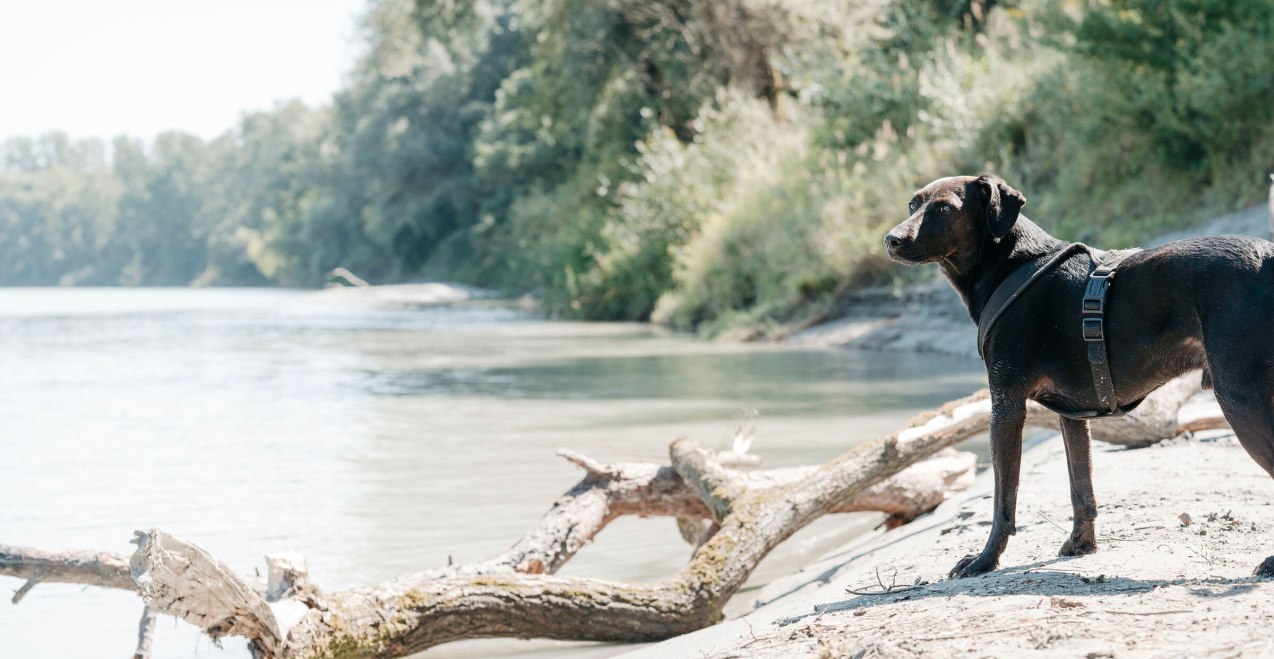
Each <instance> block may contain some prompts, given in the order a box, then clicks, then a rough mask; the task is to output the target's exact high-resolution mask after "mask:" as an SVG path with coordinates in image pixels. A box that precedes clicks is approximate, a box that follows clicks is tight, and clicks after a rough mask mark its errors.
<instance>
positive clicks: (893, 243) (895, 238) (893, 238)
mask: <svg viewBox="0 0 1274 659" xmlns="http://www.w3.org/2000/svg"><path fill="white" fill-rule="evenodd" d="M901 244H902V236H899V235H897V234H895V233H893V232H890V233H888V234H885V246H886V247H888V248H889V249H898V246H899V245H901Z"/></svg>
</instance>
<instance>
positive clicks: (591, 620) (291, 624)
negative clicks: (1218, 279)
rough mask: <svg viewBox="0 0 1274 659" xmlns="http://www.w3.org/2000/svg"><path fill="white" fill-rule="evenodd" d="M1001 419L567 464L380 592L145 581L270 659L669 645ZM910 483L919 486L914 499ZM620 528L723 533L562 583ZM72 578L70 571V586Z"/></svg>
mask: <svg viewBox="0 0 1274 659" xmlns="http://www.w3.org/2000/svg"><path fill="white" fill-rule="evenodd" d="M1191 377H1193V378H1194V379H1193V380H1190V381H1189V383H1188V384H1187V383H1185V382H1178V383H1172V384H1170V385H1169V386H1166V387H1165V388H1164V389H1163V390H1161V391H1160V392H1158V393H1156V394H1155V399H1154V400H1147V402H1146V403H1145V404H1143V406H1142V407H1141V408H1139V409H1138V410H1137V411H1136V412H1134V413H1132V414H1130V415H1128V416H1127V417H1124V418H1122V419H1117V420H1111V421H1101V422H1097V423H1095V424H1094V425H1093V430H1094V435H1095V436H1096V437H1098V438H1100V439H1103V440H1105V441H1114V442H1116V443H1122V444H1128V445H1135V444H1143V443H1149V442H1151V441H1157V440H1158V439H1163V438H1165V437H1168V436H1172V435H1175V434H1177V433H1178V431H1180V430H1181V429H1182V419H1180V418H1179V414H1180V410H1181V407H1182V404H1183V403H1184V402H1185V400H1186V399H1188V398H1189V396H1190V395H1191V394H1192V393H1193V392H1194V391H1195V386H1194V383H1197V382H1198V379H1197V378H1198V376H1197V375H1193V376H1191ZM989 416H990V403H989V400H988V396H987V394H986V392H985V391H983V392H979V393H977V394H974V395H973V396H969V397H967V398H964V399H961V400H958V401H953V402H952V403H949V404H947V405H946V406H944V407H943V408H941V409H940V410H938V411H936V412H934V413H931V414H926V415H922V416H921V417H918V418H916V419H913V420H912V421H911V422H910V423H908V424H907V426H906V427H905V428H904V429H903V430H901V431H899V432H897V433H895V434H893V435H891V436H889V437H887V438H884V439H881V440H876V441H873V442H869V443H866V444H863V445H860V446H858V447H856V448H855V449H853V450H852V451H850V452H849V453H846V454H845V455H843V456H841V457H840V458H837V459H835V460H833V461H831V462H829V463H826V464H824V465H820V466H816V467H796V468H790V469H775V470H767V471H759V472H743V471H738V470H735V469H731V468H727V467H725V466H723V465H722V464H721V462H720V460H719V459H718V458H719V456H718V455H716V454H713V453H710V452H708V451H704V450H703V449H700V448H699V447H698V446H697V445H695V444H694V442H692V441H690V440H688V439H681V440H677V441H676V442H674V443H673V444H672V446H671V447H670V459H671V467H658V466H655V465H648V464H616V465H608V464H603V463H600V462H597V461H595V460H591V459H589V458H587V457H584V456H580V455H578V454H573V453H569V452H564V457H566V458H567V459H568V460H571V461H572V462H574V463H575V464H578V465H580V466H581V467H582V468H584V469H585V471H586V472H587V475H586V476H585V478H584V479H583V480H582V481H581V482H580V483H579V484H577V485H576V486H575V487H574V488H572V490H571V491H569V492H567V493H566V494H565V495H563V497H562V498H561V499H559V500H558V501H557V503H556V504H555V505H554V506H553V508H552V509H551V510H550V511H549V512H548V513H547V514H545V516H544V517H543V518H542V519H541V521H540V524H539V525H538V526H536V527H535V528H534V529H533V530H532V531H531V532H530V533H528V534H527V535H526V536H525V537H524V538H522V540H521V541H519V542H518V543H517V544H516V545H514V547H513V548H512V549H510V551H509V552H507V553H505V554H504V555H502V556H500V557H497V558H495V559H492V560H490V561H484V562H482V563H477V564H473V565H468V566H454V567H448V568H444V569H439V570H431V571H426V572H421V573H417V574H412V575H407V576H404V577H400V578H398V579H395V580H393V581H390V582H387V583H384V584H380V585H378V586H374V587H366V588H355V589H350V590H345V591H339V592H335V593H322V592H320V591H318V589H316V588H314V587H313V586H312V585H311V584H309V581H308V577H307V576H306V574H305V570H304V565H303V562H300V561H299V560H297V559H296V558H295V557H285V558H282V559H280V558H278V557H275V558H274V559H273V560H274V562H272V563H271V566H270V567H271V575H270V581H269V584H267V585H266V586H265V587H260V588H258V587H254V586H252V585H250V584H249V583H248V581H247V580H244V579H242V578H241V577H238V576H237V575H234V574H233V573H231V572H230V571H229V570H228V569H227V568H226V567H225V566H224V565H223V564H221V563H220V562H219V561H217V560H216V559H215V558H213V557H212V556H210V555H208V554H207V553H206V552H204V551H203V550H202V549H199V548H198V547H195V546H194V545H191V544H189V543H185V542H183V541H180V540H178V539H176V538H173V537H171V536H169V535H167V534H164V533H163V532H161V531H148V532H145V533H139V542H138V544H139V546H138V550H137V552H135V554H134V556H133V559H132V562H133V576H134V579H135V581H136V584H137V586H138V587H140V589H141V592H142V594H143V597H144V598H145V599H146V602H147V604H148V605H149V606H151V607H153V608H154V610H155V611H157V612H163V613H170V614H173V615H179V616H181V617H183V618H185V619H187V620H189V621H191V622H194V623H195V624H197V625H199V626H201V627H202V628H203V629H205V630H206V631H207V632H208V633H209V634H212V635H214V636H215V635H223V634H228V633H233V634H241V635H244V636H246V637H248V638H249V641H250V647H251V648H252V649H253V651H254V653H255V654H257V655H258V656H277V657H320V656H336V657H365V656H404V655H407V654H411V653H414V652H419V651H421V650H424V649H427V648H429V647H433V646H435V645H438V644H440V643H446V642H449V641H454V640H461V639H468V638H480V637H510V636H512V637H521V638H557V639H571V640H600V641H652V640H658V639H662V638H667V637H669V636H674V635H677V634H681V633H686V632H689V631H693V630H695V629H699V628H701V627H704V626H706V625H709V624H712V623H714V622H716V621H717V620H719V619H720V617H721V611H722V608H723V607H724V606H725V604H726V602H727V601H728V600H729V598H730V597H731V596H732V595H733V594H734V593H735V592H736V591H737V590H738V589H739V588H740V587H741V586H742V585H743V584H744V582H745V581H746V580H747V578H748V577H749V576H750V575H751V573H752V571H753V569H755V567H756V566H757V564H758V563H759V562H760V561H761V560H762V559H763V558H764V557H765V556H766V555H767V554H768V553H769V552H770V551H771V550H772V549H773V548H774V547H776V546H777V545H778V544H780V543H782V542H783V541H784V540H786V539H787V538H788V537H790V536H791V535H792V534H793V533H795V532H796V531H798V530H800V529H801V528H803V527H805V526H806V525H808V524H809V523H810V522H812V521H814V520H815V519H817V518H818V517H821V516H822V515H824V514H827V513H829V512H834V511H841V510H857V509H864V508H867V507H872V508H879V507H883V506H882V505H881V504H880V502H879V501H878V500H875V499H873V497H884V498H886V499H890V500H891V501H897V499H898V497H897V496H896V494H897V491H898V490H897V488H903V489H908V488H910V490H917V489H921V490H923V489H924V488H930V491H932V488H933V487H936V485H935V484H936V483H942V487H943V488H945V487H946V486H948V485H950V484H951V480H952V479H955V478H959V477H961V475H962V474H967V473H968V471H969V470H968V468H967V466H968V461H969V458H968V457H967V456H965V457H962V456H961V455H960V454H955V455H951V454H946V455H944V457H943V460H946V461H948V462H950V465H949V466H947V467H933V466H929V467H927V468H925V467H923V466H922V468H913V467H912V466H913V465H916V464H917V463H918V462H919V461H921V460H923V459H925V458H927V457H930V456H932V455H934V454H935V453H937V452H938V451H941V450H943V449H946V448H948V447H951V446H953V445H954V444H957V443H959V442H961V441H964V440H966V439H969V438H971V437H974V436H976V435H979V434H981V433H983V432H985V429H986V427H987V421H988V419H989ZM1027 423H1028V425H1031V426H1036V427H1048V428H1056V426H1057V417H1056V415H1054V414H1052V413H1050V412H1047V411H1046V410H1045V409H1044V408H1042V407H1039V406H1035V405H1033V406H1031V408H1030V409H1029V411H1028V418H1027ZM1190 423H1191V424H1192V427H1199V426H1200V425H1214V426H1215V425H1217V424H1218V423H1219V422H1218V420H1217V419H1216V418H1211V419H1208V418H1203V419H1200V418H1195V419H1193V420H1191V421H1190ZM941 463H942V460H939V461H937V462H936V463H935V464H941ZM962 465H963V466H962ZM909 468H911V469H910V471H905V470H908V469H909ZM926 469H929V470H930V471H931V473H928V474H927V475H925V470H926ZM908 474H911V476H909V475H908ZM891 476H892V477H893V479H892V480H888V479H890V477H891ZM913 476H914V477H915V478H918V479H919V480H917V481H915V482H913V483H911V484H910V485H909V484H908V483H907V481H908V478H911V477H913ZM916 483H923V484H921V485H917V484H916ZM891 488H894V490H891ZM891 491H892V492H893V494H891ZM891 497H892V498H891ZM904 498H906V497H904ZM917 501H918V503H917V502H909V503H907V504H906V505H905V506H904V508H905V509H906V510H908V511H912V512H914V511H915V510H917V509H918V508H919V507H920V506H921V505H928V503H929V502H930V499H924V498H921V499H918V500H917ZM934 503H936V501H935V502H934ZM624 514H636V515H666V516H670V517H676V518H678V519H684V520H702V519H705V518H711V519H713V520H715V527H716V531H715V533H712V534H711V535H710V537H706V538H703V537H700V538H699V540H702V545H701V546H699V547H698V548H697V550H696V551H695V552H694V554H693V557H692V559H691V561H690V563H689V565H687V566H686V568H685V569H683V570H682V571H681V572H680V573H679V574H677V575H676V576H675V577H673V578H671V579H668V580H665V581H661V582H658V583H652V584H641V583H625V582H617V581H607V580H598V579H582V578H565V577H558V576H553V574H552V573H553V572H554V571H556V570H557V569H558V568H559V567H561V565H562V564H563V563H565V562H566V561H567V560H569V559H570V557H571V556H573V555H574V554H575V552H577V551H578V550H579V548H580V547H582V546H583V545H584V544H586V543H587V542H588V541H589V540H591V539H592V537H593V536H595V535H596V533H598V532H599V531H600V530H601V529H602V528H604V527H605V526H606V524H607V523H608V522H609V521H610V520H611V519H614V518H615V517H617V516H619V515H624ZM699 528H700V529H703V528H704V526H703V524H702V523H701V524H700V525H699ZM16 549H17V548H4V547H0V574H7V575H11V576H21V577H25V578H28V579H32V578H35V577H37V576H38V577H40V578H48V579H49V580H58V581H77V582H79V583H92V584H94V585H103V586H108V587H125V588H129V589H132V588H133V585H132V582H131V581H130V582H127V583H125V582H123V581H122V580H121V579H120V578H119V577H120V574H119V569H118V561H119V559H120V557H118V556H114V555H109V554H87V553H84V554H76V556H81V555H83V556H92V557H95V559H94V560H95V561H96V563H95V564H94V565H95V566H94V567H92V568H84V567H83V566H82V565H81V564H82V563H83V561H80V560H68V561H60V562H59V561H58V560H54V561H52V562H48V561H47V560H46V561H45V562H40V561H41V560H44V559H46V558H47V556H45V557H39V556H35V555H33V554H31V553H30V552H28V551H27V550H17V551H15V550H16ZM6 551H7V552H8V553H7V554H6V553H5V552H6ZM6 561H7V562H6ZM112 566H114V567H112ZM62 567H65V568H66V569H67V571H66V572H59V571H58V570H60V569H61V568H62ZM276 572H277V574H276ZM103 574H105V575H106V576H105V577H104V576H103ZM68 575H70V576H68Z"/></svg>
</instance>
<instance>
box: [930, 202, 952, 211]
mask: <svg viewBox="0 0 1274 659" xmlns="http://www.w3.org/2000/svg"><path fill="white" fill-rule="evenodd" d="M933 210H934V212H935V213H945V212H947V211H949V210H952V208H951V204H948V203H946V202H938V203H937V204H934V206H933Z"/></svg>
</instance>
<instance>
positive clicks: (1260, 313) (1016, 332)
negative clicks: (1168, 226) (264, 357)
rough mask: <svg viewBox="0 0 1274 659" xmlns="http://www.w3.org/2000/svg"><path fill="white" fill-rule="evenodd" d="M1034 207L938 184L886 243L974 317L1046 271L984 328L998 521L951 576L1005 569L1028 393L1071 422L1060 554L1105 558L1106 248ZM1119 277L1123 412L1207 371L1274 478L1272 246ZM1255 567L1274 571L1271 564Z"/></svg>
mask: <svg viewBox="0 0 1274 659" xmlns="http://www.w3.org/2000/svg"><path fill="white" fill-rule="evenodd" d="M1025 203H1026V200H1025V199H1024V198H1023V197H1022V194H1021V193H1020V192H1018V191H1017V190H1014V189H1013V188H1011V187H1009V186H1008V185H1006V184H1005V183H1004V181H1002V180H1000V179H999V178H997V177H994V176H980V177H973V176H961V177H952V178H944V179H939V180H937V181H934V182H933V183H930V184H929V185H928V186H926V187H925V188H924V189H923V190H920V191H919V192H917V193H916V194H915V196H913V197H912V198H911V203H910V206H909V211H910V214H911V217H909V218H908V219H907V221H905V222H903V223H902V224H899V225H898V226H897V227H894V229H893V230H892V231H890V232H889V235H887V236H886V237H885V243H886V245H887V246H888V248H889V255H890V257H891V258H892V259H894V260H895V261H898V262H901V263H907V264H920V263H937V264H938V267H939V268H941V269H942V273H943V274H944V275H946V277H947V279H948V280H949V281H950V282H951V285H952V286H953V287H954V288H955V290H956V291H957V292H958V293H959V294H960V296H961V297H962V298H963V299H964V303H965V305H966V306H967V307H968V310H969V315H970V316H971V317H972V318H973V320H974V322H978V321H979V320H980V319H981V317H982V315H983V312H984V311H987V310H988V303H989V302H990V301H991V299H992V296H993V294H995V292H996V289H997V288H999V287H1000V285H1001V284H1002V283H1004V282H1005V280H1006V279H1010V277H1017V279H1015V280H1014V281H1017V280H1020V275H1014V273H1015V272H1017V271H1019V269H1021V268H1024V267H1026V268H1037V269H1038V268H1040V266H1041V264H1043V263H1045V262H1048V263H1049V264H1050V266H1049V267H1047V268H1044V270H1046V271H1045V272H1042V273H1041V274H1040V276H1039V277H1038V278H1037V279H1035V280H1034V281H1033V282H1032V283H1031V284H1030V285H1029V287H1027V288H1025V289H1022V291H1021V294H1020V296H1019V297H1018V298H1016V299H1015V300H1014V301H1012V303H1011V304H1008V306H1005V307H1003V308H1002V309H1003V310H1002V313H1001V315H1000V316H998V320H996V321H994V322H995V324H994V325H993V326H991V328H990V329H989V330H988V331H987V333H986V338H985V352H984V359H985V361H986V370H987V379H988V381H989V384H990V387H991V405H992V408H991V409H992V412H991V456H992V464H993V467H994V470H995V519H994V522H993V524H992V526H991V537H990V539H988V540H987V544H986V548H985V549H983V550H982V553H981V554H978V555H970V556H966V557H965V558H964V559H963V560H961V561H960V562H959V563H958V564H957V565H956V566H955V568H954V569H953V570H952V571H951V575H952V576H957V577H965V576H972V575H977V574H982V573H984V572H988V571H990V570H993V569H995V567H996V565H997V563H998V561H999V558H1000V554H1001V552H1003V551H1004V547H1005V545H1006V544H1007V543H1008V538H1009V536H1010V535H1013V534H1014V533H1015V532H1016V528H1015V525H1014V524H1015V522H1014V517H1015V512H1016V507H1017V489H1018V473H1019V471H1020V466H1021V458H1022V456H1021V453H1022V426H1023V423H1024V421H1025V417H1026V401H1027V400H1028V399H1031V400H1035V401H1038V402H1040V403H1041V404H1043V405H1045V406H1046V407H1049V408H1050V409H1053V410H1054V411H1058V412H1059V414H1061V415H1062V419H1061V425H1062V434H1063V437H1064V443H1065V446H1066V460H1067V466H1068V468H1069V471H1070V488H1071V501H1072V503H1073V505H1074V511H1075V525H1074V530H1073V531H1072V533H1071V536H1070V538H1069V539H1068V540H1067V541H1066V542H1065V544H1063V545H1062V549H1061V552H1060V553H1061V555H1063V556H1077V555H1080V554H1088V553H1092V552H1094V551H1096V550H1097V540H1096V534H1095V532H1094V528H1093V520H1094V519H1095V518H1096V516H1097V503H1096V500H1095V498H1094V497H1093V487H1092V469H1091V463H1090V454H1089V433H1088V421H1087V420H1086V418H1091V417H1094V416H1101V415H1103V414H1104V413H1106V412H1110V411H1111V410H1110V408H1109V407H1105V406H1103V402H1107V401H1103V400H1102V399H1101V397H1100V395H1099V393H1098V389H1097V388H1096V386H1095V384H1094V371H1093V370H1092V368H1091V366H1090V357H1089V355H1090V353H1088V352H1087V345H1088V343H1091V341H1088V342H1086V341H1085V333H1086V330H1087V329H1088V328H1087V327H1084V328H1081V320H1082V318H1083V312H1082V311H1081V300H1082V299H1083V298H1084V297H1085V295H1086V292H1085V291H1086V286H1087V285H1088V282H1089V273H1090V271H1092V270H1093V268H1094V267H1095V263H1094V261H1095V259H1096V258H1097V257H1098V256H1100V255H1095V254H1094V253H1093V252H1092V250H1090V249H1089V248H1087V247H1085V246H1083V245H1074V246H1072V245H1070V244H1068V243H1064V242H1062V241H1059V240H1057V239H1056V238H1053V237H1052V236H1050V235H1048V233H1046V232H1045V231H1044V230H1043V229H1041V228H1039V227H1038V226H1036V225H1035V224H1034V223H1033V222H1031V221H1030V220H1028V219H1027V218H1025V217H1022V216H1020V214H1019V212H1020V210H1021V208H1022V206H1023V205H1024V204H1025ZM1068 248H1069V249H1068ZM1063 252H1066V253H1063ZM1023 272H1026V271H1025V270H1024V271H1023ZM1116 272H1117V276H1116V277H1114V278H1112V279H1111V280H1110V287H1109V289H1108V296H1107V297H1106V303H1105V309H1104V321H1105V332H1104V333H1105V344H1106V350H1107V354H1108V360H1106V363H1107V365H1108V368H1109V371H1110V376H1111V379H1113V384H1114V395H1113V396H1112V397H1110V398H1109V399H1108V402H1110V404H1111V407H1115V408H1116V409H1115V410H1114V413H1115V414H1119V413H1123V412H1126V411H1128V410H1130V409H1132V408H1134V407H1136V406H1137V404H1138V403H1140V402H1141V400H1142V399H1144V398H1145V397H1146V395H1147V394H1149V393H1150V392H1152V391H1154V390H1155V389H1157V388H1158V387H1159V386H1161V385H1163V384H1164V383H1165V382H1167V381H1168V380H1170V379H1172V378H1174V377H1176V376H1178V375H1181V374H1182V373H1185V372H1187V371H1189V370H1191V369H1197V368H1202V369H1204V375H1203V380H1204V384H1205V386H1207V384H1208V383H1209V380H1210V381H1211V384H1212V386H1213V388H1214V389H1215V391H1216V398H1217V401H1218V402H1219V403H1220V405H1221V409H1222V411H1223V412H1224V413H1225V418H1226V420H1228V421H1229V422H1230V425H1231V426H1232V427H1233V429H1234V433H1235V435H1236V436H1237V437H1238V440H1239V442H1240V443H1242V445H1243V448H1244V449H1246V450H1247V452H1248V455H1251V456H1252V458H1253V459H1254V460H1256V462H1257V464H1259V465H1261V467H1262V468H1264V469H1265V470H1266V471H1267V472H1269V473H1270V475H1272V476H1274V243H1270V242H1268V241H1265V240H1260V239H1258V238H1250V237H1244V236H1205V237H1199V238H1191V239H1187V240H1180V241H1177V242H1173V243H1169V244H1167V245H1164V246H1162V247H1157V248H1155V249H1149V250H1146V251H1143V252H1137V253H1135V254H1132V255H1131V256H1127V257H1126V258H1125V259H1124V260H1123V261H1122V263H1121V264H1120V265H1119V266H1118V269H1117V271H1116ZM1090 290H1091V289H1090ZM997 298H999V299H1002V296H997ZM991 311H993V310H991ZM1100 327H1101V326H1100V325H1098V328H1099V334H1100ZM1089 338H1090V339H1091V337H1089ZM980 348H981V346H980ZM1085 410H1097V412H1085ZM1257 574H1261V575H1263V576H1274V556H1272V557H1270V558H1267V559H1266V560H1265V562H1264V563H1262V564H1261V566H1260V567H1259V568H1258V569H1257Z"/></svg>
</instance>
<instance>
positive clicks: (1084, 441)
mask: <svg viewBox="0 0 1274 659" xmlns="http://www.w3.org/2000/svg"><path fill="white" fill-rule="evenodd" d="M1061 419H1062V440H1063V443H1064V444H1065V446H1066V469H1067V471H1068V472H1070V485H1071V508H1072V510H1073V519H1074V520H1075V522H1074V526H1073V530H1072V531H1071V536H1070V538H1068V539H1067V540H1066V542H1065V543H1063V544H1062V549H1061V551H1059V552H1058V553H1057V555H1058V556H1082V555H1084V554H1091V553H1093V552H1095V551H1097V531H1096V529H1095V527H1094V525H1093V521H1094V520H1096V519H1097V497H1096V496H1094V495H1093V462H1092V441H1091V437H1090V435H1089V432H1088V422H1087V421H1084V420H1081V419H1070V418H1067V417H1061Z"/></svg>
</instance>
